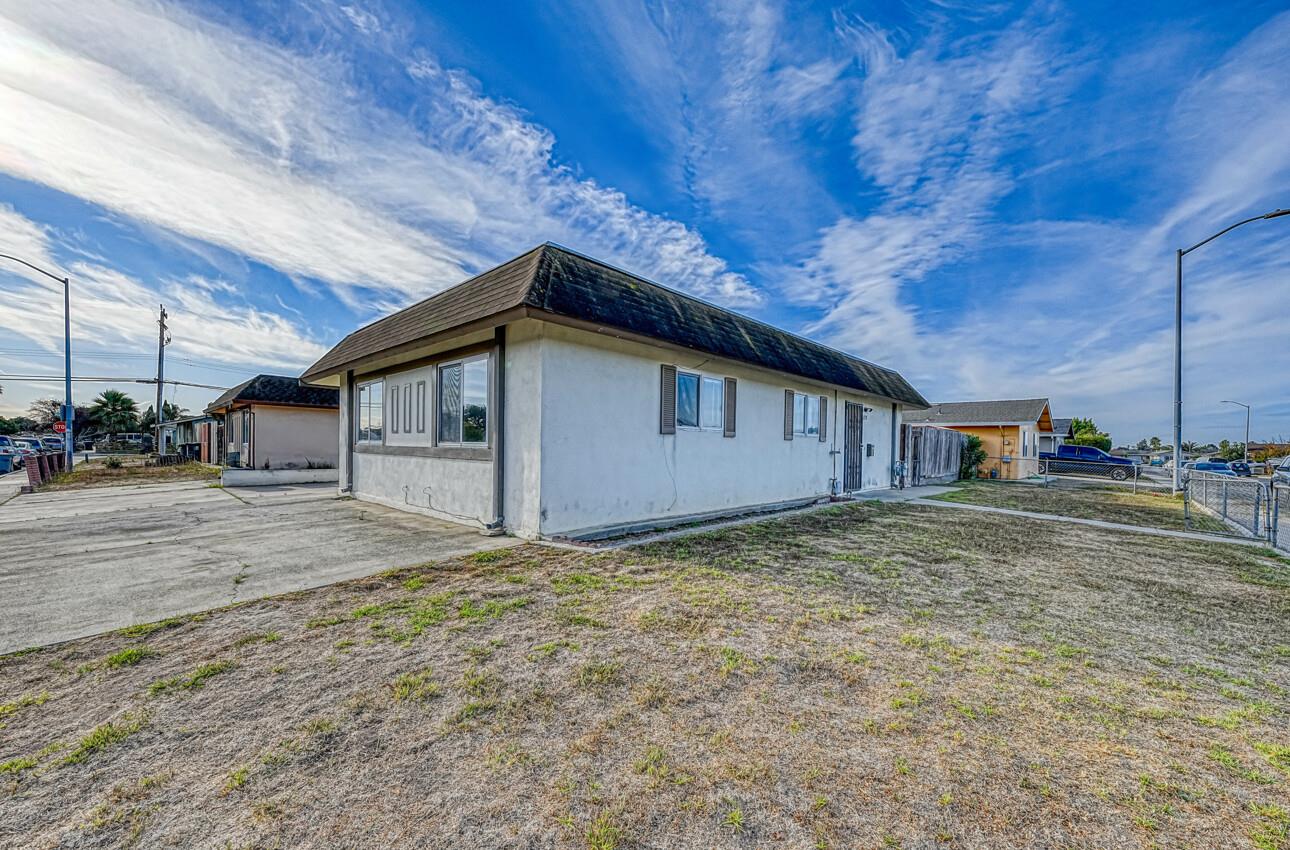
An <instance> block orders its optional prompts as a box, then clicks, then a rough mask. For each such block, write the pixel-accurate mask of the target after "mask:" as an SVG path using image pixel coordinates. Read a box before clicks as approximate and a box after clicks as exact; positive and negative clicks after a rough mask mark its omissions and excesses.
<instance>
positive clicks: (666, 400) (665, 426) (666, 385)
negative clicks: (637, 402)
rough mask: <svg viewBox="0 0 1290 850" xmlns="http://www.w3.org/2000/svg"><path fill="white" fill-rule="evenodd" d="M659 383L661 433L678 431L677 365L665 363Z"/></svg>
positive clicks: (659, 430)
mask: <svg viewBox="0 0 1290 850" xmlns="http://www.w3.org/2000/svg"><path fill="white" fill-rule="evenodd" d="M661 373H662V374H661V376H660V379H659V381H660V383H659V391H660V392H659V399H660V403H659V417H658V432H659V433H660V434H675V433H676V367H675V366H668V365H666V364H664V366H663V368H662V370H661Z"/></svg>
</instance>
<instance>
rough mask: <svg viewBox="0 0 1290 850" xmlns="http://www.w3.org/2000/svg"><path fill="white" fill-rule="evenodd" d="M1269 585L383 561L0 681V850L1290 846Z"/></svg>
mask: <svg viewBox="0 0 1290 850" xmlns="http://www.w3.org/2000/svg"><path fill="white" fill-rule="evenodd" d="M1287 576H1290V564H1288V563H1286V562H1285V560H1284V559H1283V558H1281V557H1280V556H1277V555H1275V554H1273V553H1270V552H1265V551H1260V550H1258V549H1254V548H1251V547H1237V546H1227V545H1221V544H1208V543H1196V542H1193V541H1185V540H1170V539H1162V538H1154V537H1147V536H1138V535H1131V534H1122V533H1115V532H1108V531H1102V530H1099V529H1093V528H1083V527H1074V526H1058V525H1056V524H1053V523H1045V522H1033V521H1027V520H1020V519H1015V518H1010V517H1003V516H994V515H988V514H978V513H971V512H967V511H947V510H944V509H936V508H930V507H920V506H915V505H885V506H879V505H866V504H861V505H845V506H837V507H833V508H828V509H825V510H822V511H817V512H814V513H808V514H800V515H795V516H793V517H791V518H784V519H779V520H766V521H763V522H758V523H753V524H750V525H744V526H737V527H730V528H726V529H722V530H720V531H715V532H711V533H707V534H701V535H697V536H692V537H688V538H681V539H677V540H672V541H668V542H666V543H658V544H654V545H651V546H648V547H645V548H638V549H631V550H623V551H615V552H608V553H595V552H574V551H566V550H553V549H544V548H539V547H523V548H520V549H516V550H510V551H508V552H507V553H506V555H505V556H504V557H503V556H499V557H489V558H482V559H480V558H474V557H467V558H461V559H456V560H452V561H447V562H443V563H440V564H435V565H423V566H421V567H417V568H415V569H408V570H395V571H391V572H390V573H388V574H384V575H380V576H374V577H371V578H367V579H362V580H358V581H351V582H346V583H342V584H337V585H333V586H330V587H325V588H319V589H316V590H310V591H304V592H300V593H293V594H288V595H285V596H282V597H277V598H273V599H266V600H260V601H253V602H248V603H244V604H242V605H240V606H237V607H233V608H228V609H224V610H220V611H216V612H211V613H210V614H208V615H206V616H204V617H198V618H192V619H188V618H184V619H182V620H173V621H165V622H163V623H162V624H151V625H148V626H139V627H133V628H132V629H130V630H127V631H126V633H112V634H106V635H101V636H98V637H94V638H88V639H84V640H78V641H72V642H70V643H67V644H62V645H59V646H57V647H49V648H46V649H44V650H41V651H39V652H33V653H28V654H24V655H15V656H9V657H7V658H6V659H5V663H4V667H3V671H2V674H0V723H4V724H6V725H5V728H4V729H3V731H2V732H0V799H2V800H3V804H2V805H0V812H3V814H0V845H5V846H8V845H13V846H19V847H27V846H60V845H67V846H81V845H84V846H140V847H144V846H149V847H150V846H177V847H183V846H217V847H222V846H231V847H251V846H282V847H290V846H309V845H316V846H327V845H330V844H334V843H335V840H336V836H337V835H344V836H346V839H345V840H346V841H349V842H351V843H353V844H355V845H363V846H385V845H387V844H389V843H390V842H391V841H392V840H396V841H399V842H403V843H407V844H409V845H424V846H456V845H464V844H467V843H469V844H471V845H472V846H476V845H477V846H498V847H501V846H535V847H568V848H600V850H609V849H610V848H614V850H618V849H619V848H632V847H647V846H656V845H657V846H662V845H663V844H666V846H668V847H677V848H682V850H688V848H695V849H696V850H697V848H709V847H718V848H735V847H777V846H783V847H848V846H853V845H856V844H857V842H858V843H859V846H865V847H884V846H885V847H923V846H926V847H929V848H930V847H946V848H950V847H953V848H974V849H976V850H986V848H997V847H1031V846H1034V847H1131V848H1143V850H1145V848H1149V847H1152V846H1159V847H1196V848H1199V847H1224V848H1226V847H1244V848H1256V850H1258V848H1263V850H1286V848H1287V846H1288V845H1287V841H1288V840H1290V837H1288V833H1290V816H1288V815H1287V814H1286V812H1287V810H1288V809H1290V801H1288V800H1287V794H1288V789H1290V738H1288V737H1287V734H1286V728H1287V722H1288V720H1290V650H1288V649H1287V641H1286V637H1285V634H1286V632H1285V622H1286V615H1287V613H1290V581H1288V580H1287ZM516 577H520V578H522V581H520V582H516V581H513V579H514V578H516ZM413 579H415V581H414V580H413ZM521 593H522V595H520V594H521ZM143 638H146V640H147V644H146V645H147V647H148V648H149V649H151V650H153V651H155V652H156V653H157V654H156V655H153V656H148V657H147V659H146V663H144V664H140V665H130V664H125V665H123V666H121V667H120V668H115V669H114V668H108V667H107V665H106V664H105V662H104V659H107V658H111V657H123V658H124V657H129V656H123V655H122V653H123V652H128V651H129V650H131V649H138V648H140V647H141V646H142V639H143ZM338 647H343V650H338ZM234 660H235V661H236V664H235V665H234ZM86 664H98V665H100V666H101V667H102V669H103V670H104V673H103V674H102V675H94V676H78V675H77V674H76V670H77V669H78V668H79V667H81V666H83V665H86ZM432 671H433V673H432ZM213 677H218V678H217V679H216V678H213ZM150 681H151V682H152V685H151V686H150V685H149V684H148V682H150ZM159 697H161V698H159ZM87 729H89V730H90V731H88V732H87V731H86V730H87ZM158 776H164V777H165V779H164V782H161V781H159V782H158V783H153V784H151V785H145V783H144V782H143V781H142V780H139V779H138V778H137V777H158ZM391 836H398V837H399V838H398V839H392V838H391ZM467 836H468V838H466V837H467Z"/></svg>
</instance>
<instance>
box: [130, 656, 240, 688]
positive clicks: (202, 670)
mask: <svg viewBox="0 0 1290 850" xmlns="http://www.w3.org/2000/svg"><path fill="white" fill-rule="evenodd" d="M236 666H237V665H235V664H234V663H233V662H232V661H211V662H208V663H206V664H203V665H201V666H200V667H198V668H197V669H196V670H194V671H193V672H192V673H189V674H188V675H187V676H171V677H170V678H168V679H158V680H157V681H155V682H153V683H152V684H150V685H148V693H149V694H152V695H153V696H156V695H158V694H164V693H167V692H169V691H179V690H182V691H196V690H201V689H202V688H204V687H205V686H206V682H207V681H208V680H209V679H211V678H213V677H215V676H218V675H220V674H221V673H227V672H228V671H229V670H232V669H233V668H234V667H236Z"/></svg>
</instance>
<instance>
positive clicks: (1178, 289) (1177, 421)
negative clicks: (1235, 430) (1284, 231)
mask: <svg viewBox="0 0 1290 850" xmlns="http://www.w3.org/2000/svg"><path fill="white" fill-rule="evenodd" d="M1283 215H1290V210H1283V209H1275V210H1273V211H1272V212H1270V213H1264V214H1263V215H1256V216H1252V217H1250V218H1247V219H1245V220H1244V221H1238V222H1237V223H1236V224H1233V225H1229V226H1228V227H1225V228H1223V229H1222V230H1220V231H1218V232H1217V233H1215V234H1214V235H1213V236H1211V237H1209V238H1208V239H1203V240H1201V241H1200V242H1197V243H1196V244H1195V245H1193V246H1191V247H1190V248H1179V249H1178V274H1177V281H1176V283H1175V286H1174V492H1175V493H1177V492H1178V491H1179V490H1181V489H1182V330H1183V329H1182V280H1183V263H1182V260H1183V257H1185V256H1186V255H1187V254H1190V253H1191V252H1192V251H1195V250H1196V249H1197V248H1199V247H1201V246H1202V245H1207V244H1209V243H1210V242H1213V241H1214V240H1215V239H1217V238H1218V237H1220V236H1222V235H1223V234H1224V233H1227V232H1228V231H1230V230H1235V229H1236V228H1238V227H1240V226H1241V225H1243V224H1249V223H1250V222H1252V221H1261V220H1262V219H1268V218H1280V217H1281V216H1283ZM1247 437H1248V435H1247ZM1248 442H1249V440H1248V439H1247V440H1246V443H1248Z"/></svg>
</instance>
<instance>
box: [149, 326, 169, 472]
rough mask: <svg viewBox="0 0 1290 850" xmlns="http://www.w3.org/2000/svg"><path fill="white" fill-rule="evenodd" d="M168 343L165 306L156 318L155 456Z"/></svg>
mask: <svg viewBox="0 0 1290 850" xmlns="http://www.w3.org/2000/svg"><path fill="white" fill-rule="evenodd" d="M169 343H170V337H168V336H167V335H166V305H165V304H162V305H161V315H160V316H159V317H158V318H157V406H156V407H154V408H153V412H154V413H155V414H156V416H155V418H154V420H153V437H152V441H153V442H152V446H153V449H154V450H155V451H156V452H157V454H161V404H162V401H161V392H162V390H163V389H164V388H165V383H164V381H165V378H166V346H167V345H168V344H169Z"/></svg>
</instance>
